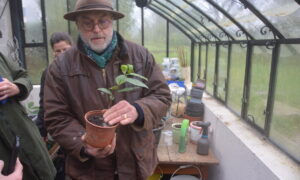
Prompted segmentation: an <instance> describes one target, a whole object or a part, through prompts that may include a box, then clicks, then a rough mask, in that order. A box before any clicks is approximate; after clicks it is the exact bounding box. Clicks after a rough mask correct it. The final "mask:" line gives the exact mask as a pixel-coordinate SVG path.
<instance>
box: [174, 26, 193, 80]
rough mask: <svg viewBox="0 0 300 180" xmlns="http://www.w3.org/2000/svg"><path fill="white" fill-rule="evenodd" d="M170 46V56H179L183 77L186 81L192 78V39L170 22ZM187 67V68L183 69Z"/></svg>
mask: <svg viewBox="0 0 300 180" xmlns="http://www.w3.org/2000/svg"><path fill="white" fill-rule="evenodd" d="M169 30H170V39H169V40H170V46H169V51H170V52H169V57H170V58H173V57H177V58H178V59H179V62H180V66H181V73H182V75H181V76H182V78H183V79H185V80H186V82H190V80H191V75H190V74H191V73H190V72H191V71H190V60H191V47H190V46H191V41H190V39H189V38H187V37H186V36H185V35H184V34H182V32H180V31H179V30H178V29H177V28H175V27H174V26H173V25H171V24H170V29H169ZM182 69H185V70H182Z"/></svg>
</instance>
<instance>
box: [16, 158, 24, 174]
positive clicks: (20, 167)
mask: <svg viewBox="0 0 300 180" xmlns="http://www.w3.org/2000/svg"><path fill="white" fill-rule="evenodd" d="M15 172H18V173H20V172H21V173H22V172H23V166H22V164H21V162H20V160H19V158H17V163H16V167H15Z"/></svg>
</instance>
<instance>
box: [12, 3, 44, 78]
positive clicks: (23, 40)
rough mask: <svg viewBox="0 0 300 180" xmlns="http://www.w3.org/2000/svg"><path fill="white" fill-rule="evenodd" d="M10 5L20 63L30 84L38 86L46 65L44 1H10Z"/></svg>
mask: <svg viewBox="0 0 300 180" xmlns="http://www.w3.org/2000/svg"><path fill="white" fill-rule="evenodd" d="M10 5H11V15H12V23H13V31H14V36H15V37H16V38H17V40H18V42H19V48H20V49H19V50H20V58H21V61H22V63H23V65H24V67H25V68H26V69H27V71H28V75H29V78H30V79H31V81H32V83H33V84H39V82H40V77H41V73H42V71H43V70H44V69H45V67H46V65H47V63H48V51H47V36H46V22H45V11H44V0H22V1H18V0H12V1H11V2H10Z"/></svg>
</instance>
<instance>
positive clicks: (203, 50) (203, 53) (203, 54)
mask: <svg viewBox="0 0 300 180" xmlns="http://www.w3.org/2000/svg"><path fill="white" fill-rule="evenodd" d="M200 61H201V67H200V69H201V73H200V79H202V80H203V79H205V71H206V67H205V66H206V45H201V60H200Z"/></svg>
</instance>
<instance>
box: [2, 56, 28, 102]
mask: <svg viewBox="0 0 300 180" xmlns="http://www.w3.org/2000/svg"><path fill="white" fill-rule="evenodd" d="M1 57H2V58H3V59H4V61H5V63H6V64H7V67H8V68H9V71H10V73H11V76H12V80H11V81H12V82H13V83H14V84H16V85H17V86H18V87H19V89H20V93H19V94H18V95H16V96H15V97H14V98H16V100H18V101H22V100H24V99H26V98H27V97H28V96H29V93H30V91H31V90H32V84H31V82H30V80H29V79H28V74H27V71H26V70H25V69H23V68H22V67H21V66H20V65H19V63H18V62H17V61H14V60H10V61H9V60H7V59H5V58H4V57H3V55H2V54H1Z"/></svg>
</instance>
